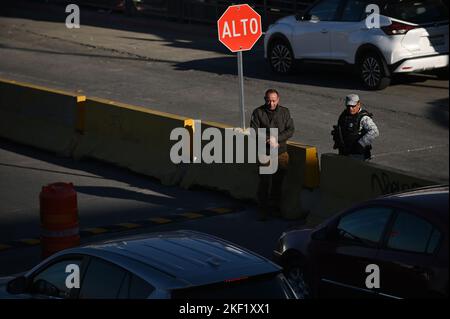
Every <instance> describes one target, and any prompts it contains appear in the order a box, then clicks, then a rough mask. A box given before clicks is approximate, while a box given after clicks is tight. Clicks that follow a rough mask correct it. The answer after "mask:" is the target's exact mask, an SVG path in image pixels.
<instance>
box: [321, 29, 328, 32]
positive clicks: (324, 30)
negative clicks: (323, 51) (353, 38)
mask: <svg viewBox="0 0 450 319" xmlns="http://www.w3.org/2000/svg"><path fill="white" fill-rule="evenodd" d="M320 33H328V30H327V29H322V30H320Z"/></svg>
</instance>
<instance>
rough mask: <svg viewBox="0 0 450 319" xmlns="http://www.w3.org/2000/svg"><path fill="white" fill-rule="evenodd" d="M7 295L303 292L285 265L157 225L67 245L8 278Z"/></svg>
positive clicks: (3, 293)
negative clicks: (289, 277) (292, 283)
mask: <svg viewBox="0 0 450 319" xmlns="http://www.w3.org/2000/svg"><path fill="white" fill-rule="evenodd" d="M0 298H16V299H17V298H38V299H41V298H43V299H54V298H58V299H66V298H80V299H94V298H108V299H121V298H125V299H127V298H131V299H146V298H151V299H171V298H174V299H187V298H197V299H210V298H212V299H214V298H233V299H241V298H242V299H260V298H261V299H296V295H295V293H294V292H293V290H292V287H291V286H290V284H289V283H288V281H287V280H286V278H285V277H284V275H283V274H282V272H281V268H280V267H279V266H277V265H275V264H274V263H272V262H271V261H269V260H268V259H266V258H263V257H261V256H259V255H257V254H255V253H253V252H250V251H249V250H246V249H244V248H241V247H238V246H236V245H234V244H232V243H230V242H227V241H225V240H223V239H220V238H217V237H214V236H211V235H208V234H204V233H200V232H194V231H172V232H164V233H152V234H147V235H145V236H142V235H141V236H135V237H129V238H122V239H116V240H114V241H109V242H102V243H98V244H91V245H88V246H84V247H77V248H72V249H67V250H64V251H62V252H59V253H57V254H55V255H53V256H51V257H49V258H47V259H46V260H44V261H42V262H41V263H40V264H38V265H37V266H36V267H34V268H33V269H31V270H30V271H28V272H27V273H25V274H24V275H22V276H19V277H16V278H11V277H9V278H0Z"/></svg>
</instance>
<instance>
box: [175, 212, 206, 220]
mask: <svg viewBox="0 0 450 319" xmlns="http://www.w3.org/2000/svg"><path fill="white" fill-rule="evenodd" d="M180 215H181V216H185V217H187V218H192V219H194V218H199V217H203V215H202V214H198V213H183V214H180Z"/></svg>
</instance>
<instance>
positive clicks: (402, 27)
mask: <svg viewBox="0 0 450 319" xmlns="http://www.w3.org/2000/svg"><path fill="white" fill-rule="evenodd" d="M416 28H417V26H414V25H409V24H404V23H400V22H392V24H391V25H389V26H386V27H381V29H382V30H383V31H384V33H386V34H387V35H399V34H400V35H401V34H406V33H407V32H408V31H409V30H412V29H416Z"/></svg>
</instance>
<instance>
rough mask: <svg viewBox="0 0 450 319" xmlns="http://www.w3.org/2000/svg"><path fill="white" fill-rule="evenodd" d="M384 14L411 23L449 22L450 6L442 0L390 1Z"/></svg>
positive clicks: (385, 7) (384, 9) (383, 10)
mask: <svg viewBox="0 0 450 319" xmlns="http://www.w3.org/2000/svg"><path fill="white" fill-rule="evenodd" d="M382 14H383V15H385V16H388V17H391V18H394V19H399V20H403V21H407V22H411V23H417V24H425V23H431V22H438V21H446V20H448V6H447V5H446V4H445V3H444V2H443V1H442V0H405V1H388V2H387V3H386V4H385V5H384V7H383V8H382Z"/></svg>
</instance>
